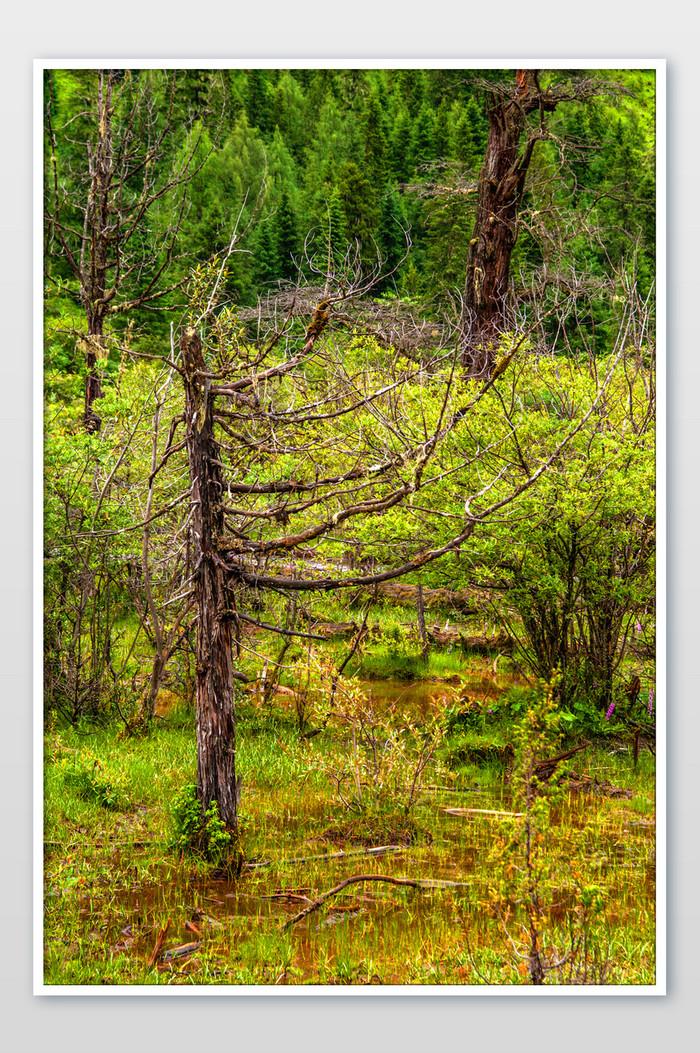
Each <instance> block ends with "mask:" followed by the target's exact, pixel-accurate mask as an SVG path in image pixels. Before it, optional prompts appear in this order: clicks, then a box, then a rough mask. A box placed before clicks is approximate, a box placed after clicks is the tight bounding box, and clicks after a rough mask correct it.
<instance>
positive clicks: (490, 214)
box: [462, 69, 556, 380]
mask: <svg viewBox="0 0 700 1053" xmlns="http://www.w3.org/2000/svg"><path fill="white" fill-rule="evenodd" d="M555 106H556V100H554V99H552V98H551V97H547V96H546V95H545V94H543V93H542V91H541V90H540V87H539V83H538V80H537V70H531V69H528V70H517V71H516V83H515V87H514V90H513V92H512V94H510V95H508V96H506V95H502V94H493V95H492V96H491V98H490V100H489V103H488V118H489V136H488V142H487V145H486V153H485V155H484V161H483V164H482V166H481V171H480V172H479V183H478V201H477V208H476V218H475V221H474V229H473V231H472V236H471V239H470V242H469V254H468V258H467V278H466V285H465V290H464V309H463V314H462V332H463V352H462V364H463V365H464V366H465V367H466V370H467V373H468V374H469V375H470V376H473V377H476V378H478V379H482V380H484V379H488V378H489V377H490V376H491V372H492V369H493V365H494V344H495V342H496V340H497V338H498V334H499V333H500V332H502V331H503V330H504V329H505V328H506V327H507V302H508V280H509V276H510V260H511V255H512V252H513V248H514V247H515V242H516V239H517V236H518V229H517V220H518V209H519V207H520V204H521V202H522V199H523V194H524V191H525V177H526V175H527V170H528V167H529V165H530V161H531V159H532V153H533V150H534V147H535V144H536V142H537V141H538V140H539V139H541V138H543V136H544V133H543V131H542V130H541V129H539V128H538V129H535V130H533V132H532V133H531V134H530V136H529V137H528V139H527V140H526V142H525V145H524V147H523V148H522V150H521V145H520V144H521V139H522V137H523V133H524V131H525V126H526V117H527V115H528V114H530V113H532V112H533V111H534V110H538V109H539V110H540V112H544V111H552V110H554V108H555Z"/></svg>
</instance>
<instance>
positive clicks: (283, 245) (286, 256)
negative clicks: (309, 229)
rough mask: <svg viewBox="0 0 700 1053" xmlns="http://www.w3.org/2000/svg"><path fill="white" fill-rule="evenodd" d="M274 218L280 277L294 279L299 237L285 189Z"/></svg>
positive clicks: (296, 269) (296, 270) (296, 267)
mask: <svg viewBox="0 0 700 1053" xmlns="http://www.w3.org/2000/svg"><path fill="white" fill-rule="evenodd" d="M276 218H277V253H278V258H279V273H280V277H282V278H288V279H294V278H296V276H297V272H298V265H297V263H296V262H295V257H296V255H297V253H298V251H299V235H298V230H297V221H296V216H295V214H294V209H293V208H292V204H291V202H290V200H289V194H288V193H287V190H286V188H284V189H283V190H282V196H281V198H280V204H279V208H278V210H277V217H276Z"/></svg>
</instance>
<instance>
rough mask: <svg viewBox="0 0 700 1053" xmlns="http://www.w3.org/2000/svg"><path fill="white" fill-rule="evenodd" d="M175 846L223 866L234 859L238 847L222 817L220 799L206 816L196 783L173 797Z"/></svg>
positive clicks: (189, 784) (173, 843) (214, 802)
mask: <svg viewBox="0 0 700 1053" xmlns="http://www.w3.org/2000/svg"><path fill="white" fill-rule="evenodd" d="M171 815H172V821H173V828H174V833H173V840H172V842H171V844H172V847H173V848H174V849H176V850H179V851H188V852H197V853H199V854H201V855H204V856H205V857H206V858H207V859H208V860H209V861H210V862H211V863H213V864H215V865H216V866H221V865H223V864H225V863H227V862H229V861H230V858H231V854H232V851H233V848H234V843H233V838H232V836H231V832H230V831H229V830H228V829H227V828H226V825H225V824H224V822H223V821H222V820H221V817H220V816H219V808H218V805H217V803H216V801H212V803H211V804H210V806H209V808H207V810H206V812H205V813H204V815H202V805H201V802H200V800H199V797H198V796H197V786H196V784H195V783H188V784H187V785H186V786H184V787H183V788H182V790H180V791H179V792H178V793H177V794H176V795H175V798H174V799H173V802H172V806H171Z"/></svg>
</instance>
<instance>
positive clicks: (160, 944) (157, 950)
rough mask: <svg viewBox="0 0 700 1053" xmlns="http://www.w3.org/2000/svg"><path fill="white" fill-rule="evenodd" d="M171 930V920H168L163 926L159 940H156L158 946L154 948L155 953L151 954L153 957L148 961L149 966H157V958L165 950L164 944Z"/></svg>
mask: <svg viewBox="0 0 700 1053" xmlns="http://www.w3.org/2000/svg"><path fill="white" fill-rule="evenodd" d="M169 928H170V918H168V920H167V921H166V923H165V925H164V926H163V928H162V929H161V930H160V932H159V933H158V939H157V940H156V945H155V947H154V948H153V951H152V952H151V957H150V958H149V959H148V964H149V965H154V964H155V961H156V958H157V957H158V955H159V954H160V952H161V951H162V949H163V944H164V943H165V937H166V936H167V933H168V929H169Z"/></svg>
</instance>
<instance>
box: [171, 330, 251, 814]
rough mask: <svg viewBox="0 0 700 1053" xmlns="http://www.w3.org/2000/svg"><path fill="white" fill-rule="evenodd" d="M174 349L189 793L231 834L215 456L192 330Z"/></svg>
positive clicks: (231, 725)
mask: <svg viewBox="0 0 700 1053" xmlns="http://www.w3.org/2000/svg"><path fill="white" fill-rule="evenodd" d="M180 349H181V351H182V365H183V381H184V385H185V422H186V429H187V456H188V459H189V468H190V479H191V486H192V496H191V503H192V534H193V537H194V565H195V581H194V590H195V603H196V606H197V617H198V623H197V651H196V653H197V786H198V791H199V796H200V800H201V804H202V809H203V811H204V810H206V809H207V808H208V807H209V806H210V804H211V803H212V801H216V802H217V804H218V808H219V815H220V817H221V819H222V820H223V821H224V822H225V823H226V825H227V826H228V827H229V828H230V829H231V830H233V831H235V830H236V829H237V819H238V816H237V802H236V715H235V706H234V693H233V684H234V676H233V651H232V642H233V641H232V635H231V622H230V621H229V620H227V619H226V617H225V616H224V613H223V612H224V610H225V607H226V603H225V589H226V572H225V570H224V567H223V565H222V562H221V560H220V558H218V556H217V552H216V539H217V538H218V537H219V536H220V535H221V534H222V532H223V527H224V523H223V511H222V504H221V497H222V493H223V484H222V478H221V469H220V454H219V449H218V445H217V443H216V441H215V439H214V418H213V400H212V399H211V397H210V391H209V388H210V381H209V378H208V377H207V375H206V365H205V362H204V355H203V353H202V341H201V340H200V338H199V336H198V335H197V333H196V332H194V330H192V329H188V330H186V331H185V332H184V333H183V335H182V337H181V340H180Z"/></svg>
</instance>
